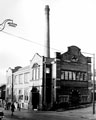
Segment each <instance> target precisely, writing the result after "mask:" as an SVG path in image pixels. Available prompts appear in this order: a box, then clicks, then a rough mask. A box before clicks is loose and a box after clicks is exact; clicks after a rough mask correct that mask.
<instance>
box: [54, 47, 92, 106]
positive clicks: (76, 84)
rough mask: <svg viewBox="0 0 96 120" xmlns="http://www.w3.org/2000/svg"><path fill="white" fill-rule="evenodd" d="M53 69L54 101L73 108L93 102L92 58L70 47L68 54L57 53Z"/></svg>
mask: <svg viewBox="0 0 96 120" xmlns="http://www.w3.org/2000/svg"><path fill="white" fill-rule="evenodd" d="M53 67H55V75H53V78H54V81H55V83H54V84H55V85H54V87H56V88H55V89H54V95H55V96H54V101H56V102H58V103H62V102H63V103H68V104H69V105H72V106H74V105H76V104H77V105H78V104H84V103H89V102H91V91H90V90H89V87H90V84H91V58H90V57H85V56H84V55H83V54H82V53H81V50H80V49H79V48H78V47H76V46H70V47H68V51H67V52H65V53H63V54H61V53H56V60H55V61H54V64H53ZM53 69H54V68H53Z"/></svg>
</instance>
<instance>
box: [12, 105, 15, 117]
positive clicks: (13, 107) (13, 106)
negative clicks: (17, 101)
mask: <svg viewBox="0 0 96 120" xmlns="http://www.w3.org/2000/svg"><path fill="white" fill-rule="evenodd" d="M14 109H15V105H14V103H12V104H11V111H12V115H13V112H14Z"/></svg>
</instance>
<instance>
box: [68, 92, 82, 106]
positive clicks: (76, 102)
mask: <svg viewBox="0 0 96 120" xmlns="http://www.w3.org/2000/svg"><path fill="white" fill-rule="evenodd" d="M70 101H71V105H72V106H78V105H79V103H80V95H79V92H78V91H77V90H73V91H72V94H71V95H70Z"/></svg>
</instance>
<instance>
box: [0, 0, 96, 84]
mask: <svg viewBox="0 0 96 120" xmlns="http://www.w3.org/2000/svg"><path fill="white" fill-rule="evenodd" d="M47 4H48V5H49V7H50V40H51V41H50V45H51V48H52V49H51V57H54V52H56V51H57V50H60V51H61V52H62V51H63V52H66V51H67V47H68V46H71V45H76V46H78V47H79V48H80V49H81V51H82V52H87V53H96V44H95V43H96V42H95V41H96V0H0V23H2V22H3V21H4V20H5V19H12V20H13V21H14V22H15V23H16V24H17V27H16V28H12V27H9V26H8V25H7V24H6V27H5V29H4V32H0V83H5V82H6V70H7V69H8V68H9V67H12V68H14V67H15V66H22V67H24V66H27V65H29V64H30V60H31V59H32V57H33V56H34V54H35V53H39V54H40V55H41V56H42V55H44V44H45V40H46V34H45V29H46V26H45V25H46V24H45V10H44V9H45V5H47ZM5 32H6V33H5ZM55 49H57V50H55ZM87 56H88V55H87Z"/></svg>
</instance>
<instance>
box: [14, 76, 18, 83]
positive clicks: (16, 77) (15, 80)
mask: <svg viewBox="0 0 96 120" xmlns="http://www.w3.org/2000/svg"><path fill="white" fill-rule="evenodd" d="M17 83H18V75H16V76H15V78H14V84H17Z"/></svg>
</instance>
